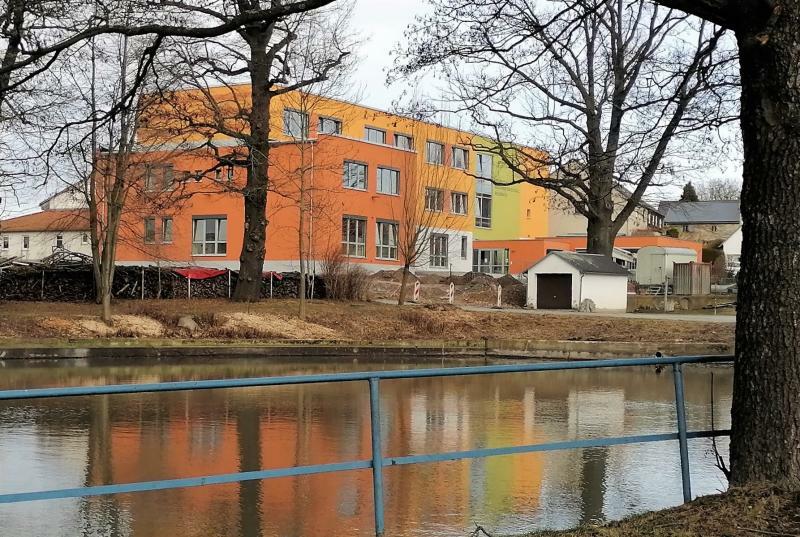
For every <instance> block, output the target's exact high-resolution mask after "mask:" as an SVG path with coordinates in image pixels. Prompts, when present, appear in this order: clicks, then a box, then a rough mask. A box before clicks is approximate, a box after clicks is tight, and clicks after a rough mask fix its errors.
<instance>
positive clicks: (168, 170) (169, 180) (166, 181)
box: [144, 164, 175, 192]
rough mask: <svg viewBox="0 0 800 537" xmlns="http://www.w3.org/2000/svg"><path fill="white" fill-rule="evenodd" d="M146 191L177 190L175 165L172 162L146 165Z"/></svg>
mask: <svg viewBox="0 0 800 537" xmlns="http://www.w3.org/2000/svg"><path fill="white" fill-rule="evenodd" d="M144 190H145V192H159V191H162V192H164V191H167V190H175V166H173V165H172V164H145V165H144Z"/></svg>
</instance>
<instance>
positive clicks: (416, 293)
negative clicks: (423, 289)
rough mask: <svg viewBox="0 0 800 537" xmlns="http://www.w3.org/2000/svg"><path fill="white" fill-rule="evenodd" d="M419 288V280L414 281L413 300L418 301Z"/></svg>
mask: <svg viewBox="0 0 800 537" xmlns="http://www.w3.org/2000/svg"><path fill="white" fill-rule="evenodd" d="M419 288H420V283H419V280H417V281H415V282H414V302H419Z"/></svg>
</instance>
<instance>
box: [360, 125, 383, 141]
mask: <svg viewBox="0 0 800 537" xmlns="http://www.w3.org/2000/svg"><path fill="white" fill-rule="evenodd" d="M372 133H380V134H381V136H380V140H373V139H372V136H371V135H372ZM364 140H366V141H368V142H371V143H373V144H381V145H386V131H385V130H384V129H379V128H377V127H364Z"/></svg>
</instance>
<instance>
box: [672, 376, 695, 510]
mask: <svg viewBox="0 0 800 537" xmlns="http://www.w3.org/2000/svg"><path fill="white" fill-rule="evenodd" d="M672 377H673V379H674V380H675V411H676V414H677V417H678V444H679V445H680V450H681V482H682V483H683V501H684V502H690V501H692V478H691V476H690V475H689V443H688V441H687V439H686V402H685V400H684V396H683V370H682V368H681V364H679V363H674V364H672Z"/></svg>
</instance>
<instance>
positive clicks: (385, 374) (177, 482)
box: [0, 356, 733, 535]
mask: <svg viewBox="0 0 800 537" xmlns="http://www.w3.org/2000/svg"><path fill="white" fill-rule="evenodd" d="M732 360H733V357H731V356H690V357H671V358H638V359H616V360H595V361H583V362H561V363H558V362H549V363H536V364H526V365H500V366H483V367H453V368H438V369H412V370H403V371H367V372H360V373H338V374H317V375H296V376H285V377H262V378H241V379H229V380H202V381H184V382H164V383H156V384H129V385H113V386H94V387H92V386H89V387H73V388H44V389H33V390H9V391H0V401H3V400H6V401H9V400H22V399H42V398H51V397H73V396H94V395H111V394H131V393H146V392H171V391H189V390H208V389H220V388H242V387H260V386H283V385H298V384H318V383H329V382H354V381H367V382H368V384H369V396H370V417H371V437H372V458H371V459H370V460H357V461H345V462H338V463H329V464H316V465H307V466H296V467H291V468H277V469H270V470H257V471H248V472H238V473H228V474H217V475H211V476H203V477H189V478H181V479H167V480H158V481H144V482H137V483H123V484H115V485H99V486H88V487H79V488H69V489H56V490H44V491H37V492H21V493H11V494H0V504H5V503H16V502H26V501H34V500H52V499H59V498H81V497H89V496H100V495H106V494H119V493H130V492H143V491H155V490H167V489H176V488H185V487H197V486H203V485H217V484H224V483H238V482H242V481H251V480H260V479H268V478H276V477H291V476H300V475H311V474H323V473H331V472H342V471H349V470H363V469H369V468H371V469H372V482H373V494H374V506H375V509H374V512H375V531H376V534H378V535H380V534H382V533H383V529H384V513H383V508H384V500H383V492H384V487H383V467H385V466H393V465H406V464H418V463H427V462H441V461H452V460H459V459H474V458H481V457H491V456H497V455H513V454H522V453H532V452H541V451H556V450H566V449H579V448H593V447H607V446H615V445H623V444H637V443H645V442H659V441H665V440H678V442H679V446H680V461H681V477H682V483H683V498H684V500H685V501H689V500H691V498H692V492H691V482H690V476H689V455H688V439H689V438H707V437H713V436H726V435H729V434H730V431H728V430H721V431H692V432H689V431H687V427H686V411H685V404H684V393H683V372H682V366H683V365H684V364H700V363H720V362H731V361H732ZM667 365H671V366H672V368H673V379H674V384H675V408H676V413H677V422H678V431H677V432H676V433H661V434H648V435H637V436H622V437H613V438H592V439H583V440H570V441H563V442H550V443H545V444H533V445H523V446H509V447H500V448H486V449H475V450H467V451H453V452H447V453H430V454H423V455H407V456H402V457H384V456H383V450H382V446H381V423H380V381H381V380H388V379H406V378H420V377H449V376H463V375H486V374H499V373H529V372H537V371H560V370H571V369H598V368H615V367H626V366H653V367H663V366H667Z"/></svg>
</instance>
